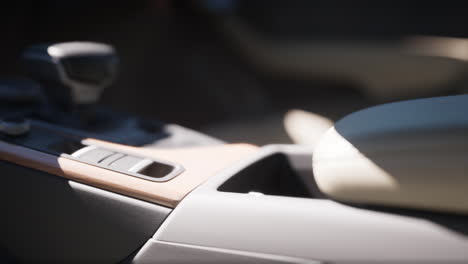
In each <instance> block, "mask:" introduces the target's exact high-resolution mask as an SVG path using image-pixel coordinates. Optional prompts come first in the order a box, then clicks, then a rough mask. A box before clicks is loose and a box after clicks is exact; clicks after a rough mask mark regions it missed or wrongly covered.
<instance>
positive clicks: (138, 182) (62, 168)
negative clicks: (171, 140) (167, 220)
mask: <svg viewBox="0 0 468 264" xmlns="http://www.w3.org/2000/svg"><path fill="white" fill-rule="evenodd" d="M85 141H86V142H87V143H89V144H93V145H98V146H103V147H107V148H110V149H114V150H121V151H123V152H127V153H130V154H131V153H133V154H135V155H138V156H146V157H150V158H154V159H159V160H166V161H171V162H175V163H178V164H180V165H182V166H183V167H184V168H185V171H184V172H182V173H181V174H180V175H179V176H177V177H175V178H174V179H172V180H170V181H167V182H152V181H148V180H145V179H140V178H136V177H132V176H129V175H126V174H123V173H118V172H115V171H111V170H106V169H103V168H99V167H96V166H93V165H89V164H86V163H82V162H78V161H74V160H71V159H68V158H65V157H56V156H53V155H50V154H46V153H42V152H38V151H35V150H32V149H28V148H25V147H21V146H17V145H13V144H9V143H6V142H3V141H0V159H1V160H5V161H8V162H12V163H15V164H18V165H22V166H25V167H29V168H33V169H37V170H40V171H44V172H48V173H51V174H54V175H57V176H61V177H64V178H67V179H70V180H74V181H78V182H82V183H85V184H89V185H92V186H95V187H99V188H102V189H105V190H110V191H114V192H116V193H120V194H124V195H127V196H131V197H135V198H138V199H142V200H145V201H149V202H153V203H157V204H161V205H165V206H168V207H172V208H173V207H175V206H176V205H177V204H178V203H179V202H180V201H181V200H182V199H183V198H184V197H185V196H186V195H187V194H188V193H190V192H191V191H192V190H193V189H195V188H196V187H197V186H198V185H200V184H201V183H203V182H204V181H206V180H207V179H208V178H210V177H212V176H213V175H214V174H216V173H217V172H219V171H221V170H222V169H225V168H226V167H229V166H230V165H232V164H233V163H235V162H236V161H238V160H240V159H242V158H243V157H245V156H247V155H250V154H252V153H254V152H255V151H256V150H257V149H258V147H256V146H252V145H248V144H227V145H221V146H212V147H196V148H180V149H146V148H138V147H131V146H125V145H119V144H114V143H109V142H105V141H100V140H95V139H86V140H85Z"/></svg>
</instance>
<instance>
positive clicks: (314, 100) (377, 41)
mask: <svg viewBox="0 0 468 264" xmlns="http://www.w3.org/2000/svg"><path fill="white" fill-rule="evenodd" d="M3 5H4V7H2V8H1V11H0V12H1V16H0V21H1V23H0V28H1V32H2V43H1V44H0V47H1V49H0V55H1V58H2V63H0V77H10V76H17V75H20V74H21V70H20V67H19V65H18V62H17V61H18V60H17V59H18V57H19V56H20V54H21V51H22V50H23V49H24V48H26V47H27V46H29V45H31V44H35V43H41V42H62V41H73V40H89V41H99V42H104V43H108V44H112V45H114V47H115V48H116V50H117V51H118V53H119V55H120V58H121V69H120V75H119V78H118V80H117V81H116V83H115V84H114V85H113V86H112V87H110V88H109V89H107V90H106V91H105V92H104V94H103V98H102V101H101V103H102V104H104V105H107V106H109V107H111V108H113V109H116V110H121V111H126V112H130V113H135V114H139V115H142V116H145V117H149V118H154V119H159V120H163V121H165V122H169V123H176V124H180V125H183V126H186V127H189V128H192V129H196V130H199V131H202V132H204V133H207V134H209V135H212V136H215V137H218V138H221V139H224V140H227V141H230V142H240V141H242V142H250V143H254V144H260V145H263V144H268V143H289V142H291V139H290V137H288V135H287V132H286V129H285V128H284V125H283V123H284V117H285V114H286V113H287V112H288V111H290V110H291V109H302V110H305V111H307V112H312V113H315V114H318V115H320V116H323V117H325V118H328V119H331V120H337V119H339V118H340V117H342V116H344V115H346V114H348V113H350V112H353V111H356V110H359V109H362V108H365V107H368V106H371V105H375V104H380V103H384V102H391V101H397V100H401V99H408V98H419V97H430V96H436V95H449V94H458V93H464V92H465V91H466V87H468V86H466V83H467V80H468V67H467V65H466V61H467V60H468V42H467V40H465V38H466V37H468V27H467V26H466V25H468V16H467V15H466V14H467V13H468V12H467V10H466V8H464V7H463V5H461V3H460V6H458V5H457V2H451V1H442V2H441V1H438V2H434V3H433V2H431V1H345V0H327V1H310V0H303V1H299V0H289V1H279V0H269V1H268V0H256V1H252V0H199V1H189V0H185V1H181V0H147V1H91V0H81V1H77V0H75V1H58V0H54V1H52V0H49V1H32V0H30V1H14V2H9V3H8V4H7V3H4V4H3ZM7 6H8V7H7ZM298 122H299V123H301V124H302V123H304V122H306V121H303V122H302V121H301V120H300V118H299V121H298Z"/></svg>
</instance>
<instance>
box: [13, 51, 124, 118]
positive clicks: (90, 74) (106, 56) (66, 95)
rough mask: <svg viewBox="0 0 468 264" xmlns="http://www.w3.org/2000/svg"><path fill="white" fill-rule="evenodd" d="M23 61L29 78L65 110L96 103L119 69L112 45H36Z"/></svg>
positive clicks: (25, 54)
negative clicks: (37, 82)
mask: <svg viewBox="0 0 468 264" xmlns="http://www.w3.org/2000/svg"><path fill="white" fill-rule="evenodd" d="M22 60H23V63H24V66H25V68H26V70H27V72H28V73H29V75H30V77H32V78H33V79H35V80H37V81H39V82H41V83H42V84H43V87H44V89H45V92H46V94H47V96H48V97H49V99H51V100H52V101H53V102H54V103H55V104H56V105H57V106H59V107H61V108H62V109H64V110H66V111H70V110H74V108H75V107H76V106H77V105H90V104H93V103H96V102H97V100H98V99H99V97H100V95H101V93H102V91H103V90H104V89H105V88H106V87H107V86H109V85H110V84H111V83H112V81H113V80H114V79H115V76H116V74H117V68H118V57H117V55H116V54H115V52H114V49H113V48H112V46H109V45H106V44H101V43H94V42H64V43H58V44H51V45H36V46H32V47H30V48H28V49H27V50H26V51H25V52H24V53H23V57H22Z"/></svg>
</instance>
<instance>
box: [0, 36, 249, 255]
mask: <svg viewBox="0 0 468 264" xmlns="http://www.w3.org/2000/svg"><path fill="white" fill-rule="evenodd" d="M23 62H24V64H25V66H26V67H25V68H26V73H27V76H28V77H29V79H24V78H23V79H15V80H5V81H0V101H1V102H2V104H1V106H0V169H1V171H2V175H3V183H2V185H1V188H0V199H1V200H2V203H1V206H2V207H1V210H2V212H5V213H6V216H5V217H2V220H1V222H0V226H1V227H2V228H1V230H2V238H1V241H0V242H1V246H0V249H1V250H3V249H5V250H6V251H7V252H8V254H9V255H11V256H12V257H13V258H14V259H18V260H20V261H24V262H37V261H42V262H94V263H96V262H98V263H116V262H119V261H122V260H124V259H125V258H127V257H129V256H130V255H131V254H132V253H133V252H135V251H136V250H137V249H138V248H139V247H141V246H142V245H143V244H144V243H145V242H146V241H147V240H148V239H149V238H150V237H151V235H153V234H154V232H155V231H156V230H157V228H158V227H159V225H160V224H161V223H162V221H163V220H164V219H165V218H166V217H167V215H168V214H169V213H170V212H171V211H172V209H173V208H175V207H176V206H177V205H178V204H179V203H180V202H181V200H182V199H183V198H184V197H185V196H186V195H187V194H188V193H190V192H191V191H193V190H194V189H195V188H196V187H197V186H199V185H200V184H202V183H203V182H205V181H206V180H207V179H209V178H210V177H212V176H213V175H214V174H215V173H217V172H218V171H220V170H223V169H224V168H226V167H229V166H230V165H231V164H233V163H235V162H237V161H238V160H240V159H242V158H243V157H244V156H246V155H250V154H251V153H254V152H255V151H256V150H257V147H255V146H251V145H246V144H226V143H224V142H222V141H220V140H217V139H214V138H211V137H209V136H206V135H203V134H200V133H198V132H195V131H192V130H190V129H187V128H184V127H181V126H178V125H173V124H165V123H163V122H160V121H155V120H147V119H143V118H140V117H138V116H133V115H128V114H123V113H119V112H117V111H112V110H110V109H106V108H104V107H100V106H97V105H96V104H95V102H96V101H97V100H98V98H99V95H100V94H101V93H102V91H103V89H104V88H105V87H106V86H109V85H110V84H111V82H112V80H113V79H115V74H116V72H117V62H118V59H117V57H116V55H115V54H114V51H113V49H112V47H110V46H108V45H104V44H98V43H89V42H73V43H62V44H51V45H38V46H34V47H32V48H30V49H28V50H27V51H26V52H25V53H24V56H23Z"/></svg>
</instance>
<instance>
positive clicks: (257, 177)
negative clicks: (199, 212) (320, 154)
mask: <svg viewBox="0 0 468 264" xmlns="http://www.w3.org/2000/svg"><path fill="white" fill-rule="evenodd" d="M291 158H294V157H288V156H286V154H284V153H281V152H277V153H272V154H270V155H267V156H265V157H263V158H261V159H259V160H255V161H253V162H252V163H251V164H250V165H248V166H246V167H245V168H243V169H241V170H240V171H239V172H238V173H236V174H235V175H233V176H232V177H231V178H230V179H229V180H227V181H226V182H225V183H223V184H222V185H221V186H220V187H219V188H218V191H222V192H236V193H250V192H257V193H262V194H266V195H279V196H291V197H303V198H313V197H319V196H320V194H319V193H318V191H317V188H316V185H315V182H314V180H313V175H312V169H306V170H304V169H303V170H301V169H298V168H294V167H293V166H292V164H291V162H290V159H291ZM306 158H307V160H309V163H312V159H311V158H310V157H309V156H308V157H306Z"/></svg>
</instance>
